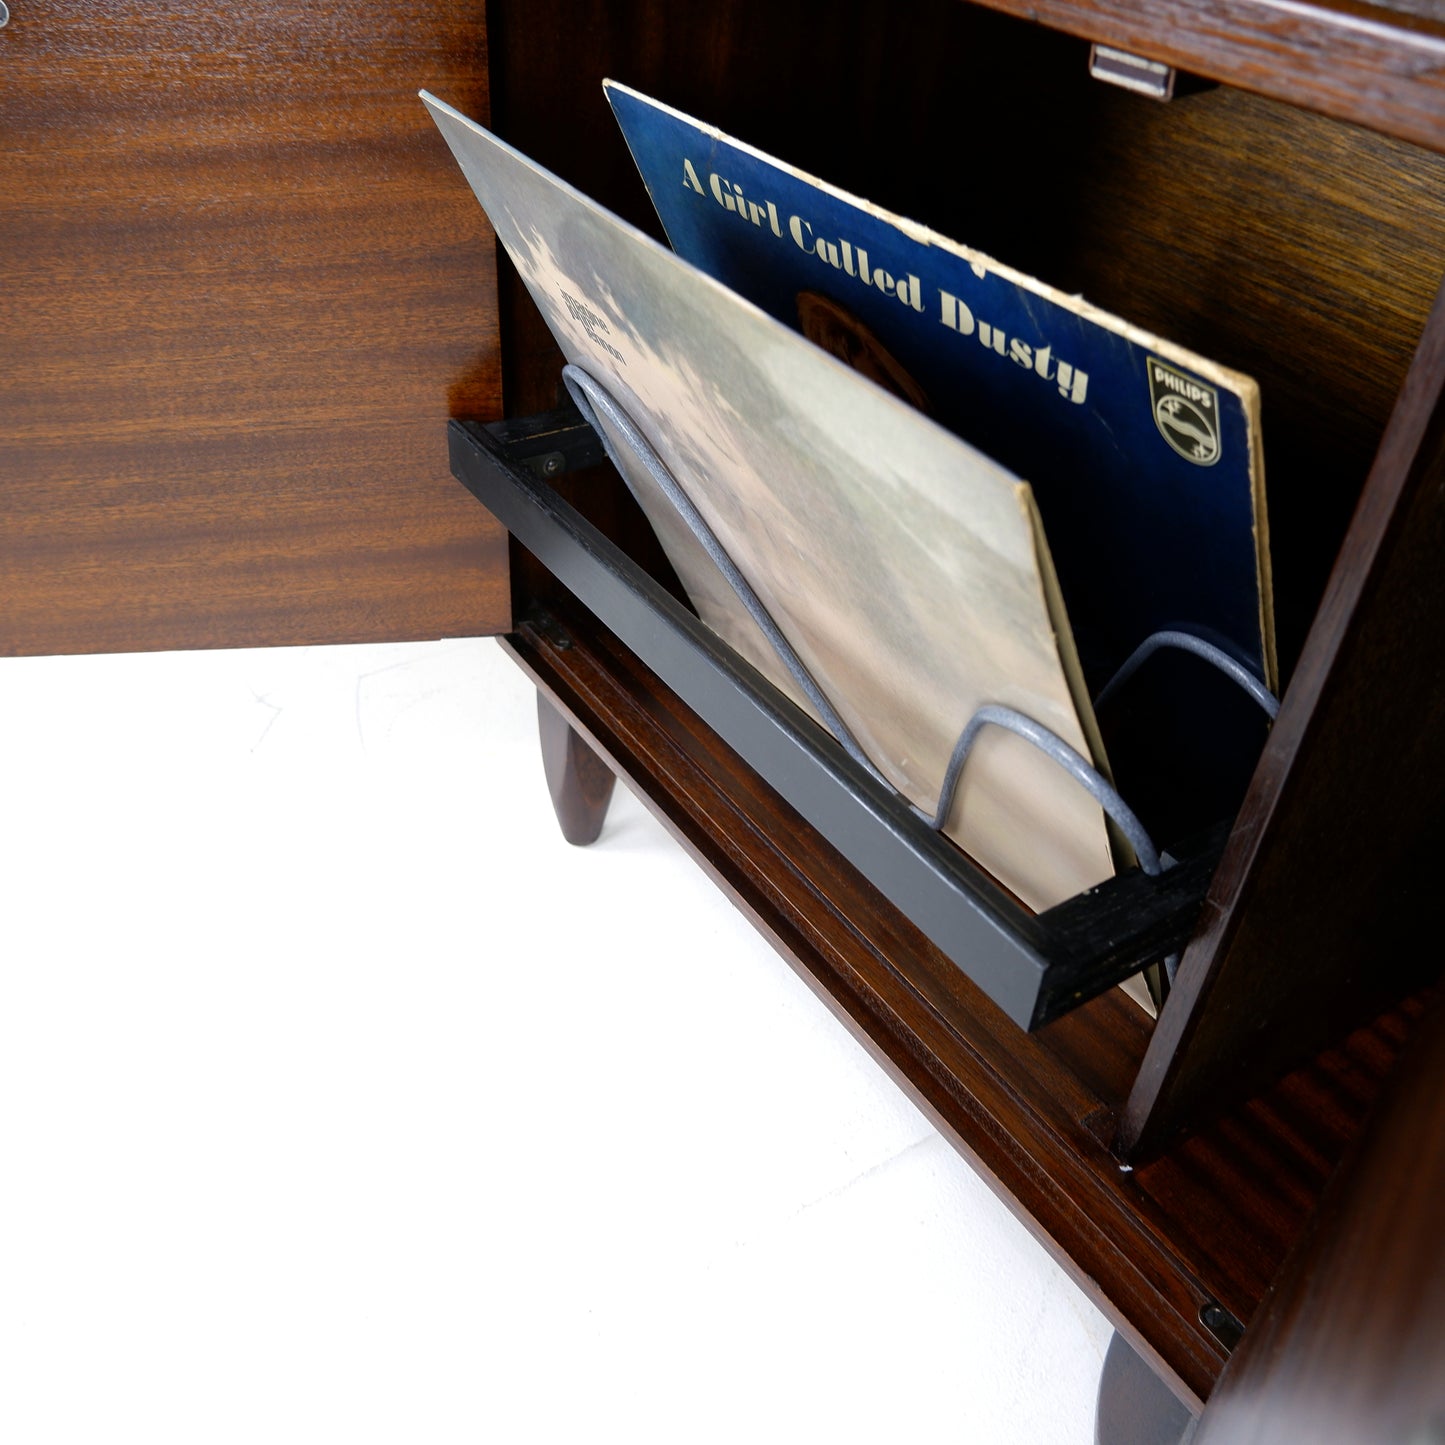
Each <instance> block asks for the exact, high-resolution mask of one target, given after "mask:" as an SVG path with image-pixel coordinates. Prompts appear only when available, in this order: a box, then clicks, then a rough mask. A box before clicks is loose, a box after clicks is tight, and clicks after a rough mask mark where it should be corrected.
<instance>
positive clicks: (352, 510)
mask: <svg viewBox="0 0 1445 1445" xmlns="http://www.w3.org/2000/svg"><path fill="white" fill-rule="evenodd" d="M483 16H484V7H482V6H481V5H475V4H461V3H445V0H416V3H411V4H406V5H399V6H390V7H387V6H358V5H354V4H343V3H340V0H306V3H302V0H258V3H254V4H250V5H235V6H232V5H221V6H218V5H211V4H198V3H186V0H170V3H165V0H148V3H145V4H141V3H138V0H137V3H126V0H123V3H115V4H108V5H103V6H102V5H95V4H93V3H87V0H14V3H13V4H12V5H11V6H10V20H9V23H8V24H7V25H6V26H5V27H4V28H0V652H5V653H10V654H15V653H57V652H92V651H117V650H145V649H154V648H178V647H207V646H241V645H259V644H282V643H303V642H344V641H372V640H381V639H400V638H417V637H438V636H447V635H464V634H476V633H479V632H484V631H497V630H501V629H503V628H505V626H506V625H507V622H508V598H507V581H506V570H505V569H506V561H505V558H506V551H505V538H504V537H503V536H502V535H501V533H500V530H499V529H498V528H497V527H496V526H495V524H493V523H491V522H490V521H489V520H488V519H487V518H486V517H485V516H484V514H483V512H482V510H481V508H479V507H478V506H477V505H476V503H475V502H473V501H472V500H471V498H470V497H468V496H467V495H466V494H465V493H464V492H463V491H462V489H461V488H460V487H459V486H458V485H457V484H456V483H455V482H454V481H452V480H451V477H450V474H449V471H448V466H447V453H446V440H445V422H446V417H447V415H448V413H450V414H452V415H466V416H496V415H499V414H500V396H499V394H500V371H499V359H498V342H497V314H496V313H497V308H496V299H495V298H496V277H495V266H494V255H493V249H492V245H491V241H490V237H489V235H488V234H487V233H486V231H485V226H484V223H483V221H482V220H481V217H480V215H479V213H478V210H477V206H476V203H475V201H473V199H472V197H471V193H470V191H469V190H468V189H467V187H466V186H465V185H464V184H463V183H462V181H461V178H460V176H459V175H458V174H457V173H456V168H455V165H454V164H453V163H452V161H451V159H450V156H449V155H448V154H447V151H446V148H445V146H444V145H443V144H442V142H441V140H440V137H439V136H437V135H436V134H435V132H434V129H433V127H432V124H431V121H430V120H429V118H428V117H427V114H426V111H425V109H424V108H423V106H422V105H421V103H420V102H419V101H418V100H417V98H416V92H417V90H418V89H419V88H420V87H423V86H426V87H428V88H430V89H432V90H434V91H436V92H437V93H438V94H440V95H442V96H444V97H446V98H447V99H448V100H450V101H452V102H453V103H454V104H456V105H458V106H459V107H461V108H462V109H464V110H466V111H467V112H469V113H470V114H474V115H482V116H485V114H486V110H487V80H486V77H487V68H486V67H487V55H486V34H485V25H484V18H483Z"/></svg>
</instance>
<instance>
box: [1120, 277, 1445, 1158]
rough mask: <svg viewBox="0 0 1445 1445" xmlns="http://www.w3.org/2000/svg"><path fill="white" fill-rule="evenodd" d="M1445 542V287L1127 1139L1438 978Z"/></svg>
mask: <svg viewBox="0 0 1445 1445" xmlns="http://www.w3.org/2000/svg"><path fill="white" fill-rule="evenodd" d="M1442 554H1445V293H1442V295H1441V297H1440V298H1439V299H1437V301H1436V305H1435V309H1434V312H1433V313H1432V315H1431V318H1430V321H1429V324H1428V325H1427V327H1426V332H1425V338H1424V340H1423V341H1422V343H1421V346H1420V350H1419V352H1418V354H1417V355H1416V358H1415V361H1414V364H1413V365H1412V367H1411V370H1410V374H1409V376H1408V377H1407V379H1406V382H1405V387H1404V390H1403V392H1402V393H1401V397H1400V401H1399V404H1398V406H1397V407H1396V410H1395V414H1394V417H1393V418H1392V420H1391V423H1390V426H1389V428H1388V430H1387V432H1386V435H1385V440H1384V443H1383V444H1382V446H1381V450H1380V455H1379V457H1378V458H1377V460H1376V463H1375V466H1374V469H1373V471H1372V473H1371V476H1370V480H1369V482H1368V484H1367V486H1366V489H1365V494H1364V497H1363V498H1362V500H1361V503H1360V507H1359V510H1358V512H1357V513H1356V515H1355V518H1354V521H1353V523H1352V525H1351V528H1350V532H1349V535H1348V537H1347V539H1346V542H1345V547H1344V550H1343V551H1342V553H1341V555H1340V559H1339V562H1338V564H1337V566H1336V568H1335V573H1334V576H1333V577H1332V579H1331V582H1330V587H1329V590H1328V592H1327V594H1326V597H1325V601H1324V604H1323V605H1322V607H1321V609H1320V613H1319V617H1318V619H1317V621H1316V624H1315V627H1314V629H1313V630H1312V632H1311V633H1310V637H1309V639H1308V642H1307V644H1306V647H1305V653H1304V656H1303V657H1302V659H1301V662H1300V667H1299V670H1298V672H1297V673H1296V676H1295V678H1294V681H1293V682H1292V684H1291V686H1290V689H1289V691H1288V692H1287V694H1286V695H1285V698H1284V705H1283V708H1282V710H1281V712H1280V717H1279V721H1278V722H1277V724H1276V725H1275V730H1274V733H1273V735H1272V736H1271V738H1270V740H1269V743H1268V744H1267V746H1266V748H1265V753H1264V756H1263V758H1262V759H1261V762H1260V765H1259V768H1258V770H1257V771H1256V773H1255V777H1254V780H1253V782H1252V783H1251V786H1250V792H1249V796H1248V797H1247V798H1246V800H1245V804H1244V807H1243V809H1242V811H1241V813H1240V816H1239V819H1238V821H1237V823H1236V826H1235V829H1234V832H1233V835H1232V836H1231V839H1230V843H1229V846H1228V848H1227V849H1226V852H1225V855H1224V858H1223V859H1222V861H1221V863H1220V866H1219V870H1218V872H1217V873H1216V875H1215V881H1214V885H1213V888H1212V890H1211V894H1210V897H1209V899H1208V900H1207V902H1206V905H1205V914H1204V918H1205V924H1204V927H1203V928H1202V930H1201V932H1200V935H1199V936H1198V937H1197V938H1196V940H1195V942H1194V944H1193V945H1191V948H1190V950H1189V951H1188V952H1187V953H1186V955H1185V957H1184V960H1183V963H1182V966H1181V969H1180V975H1179V987H1178V989H1177V991H1176V994H1175V996H1174V997H1173V998H1172V999H1171V1000H1170V1002H1169V1004H1168V1006H1167V1007H1166V1009H1165V1010H1164V1013H1163V1015H1162V1017H1161V1019H1160V1022H1159V1026H1158V1028H1157V1029H1156V1031H1155V1035H1154V1038H1153V1040H1152V1041H1151V1043H1150V1047H1149V1051H1148V1053H1147V1054H1146V1055H1145V1060H1144V1064H1143V1066H1142V1068H1141V1070H1140V1075H1139V1081H1138V1084H1137V1085H1136V1087H1135V1090H1134V1093H1133V1095H1132V1097H1131V1099H1130V1101H1129V1104H1128V1106H1127V1109H1126V1111H1125V1117H1124V1123H1123V1128H1122V1132H1121V1136H1120V1145H1121V1148H1122V1149H1123V1151H1124V1152H1126V1153H1136V1154H1147V1153H1149V1152H1152V1151H1153V1150H1155V1149H1157V1148H1158V1147H1160V1146H1161V1145H1162V1144H1163V1143H1165V1142H1167V1140H1168V1139H1169V1138H1170V1137H1172V1136H1173V1135H1174V1134H1176V1133H1178V1132H1179V1131H1180V1130H1181V1129H1184V1128H1187V1127H1189V1126H1191V1125H1192V1124H1194V1123H1196V1122H1198V1121H1199V1120H1200V1119H1201V1117H1203V1116H1205V1115H1207V1114H1208V1113H1211V1112H1213V1111H1215V1110H1216V1109H1218V1108H1219V1107H1220V1106H1221V1105H1223V1104H1224V1103H1226V1102H1228V1101H1230V1100H1231V1099H1235V1098H1239V1097H1241V1096H1242V1095H1243V1094H1244V1093H1246V1092H1247V1091H1249V1090H1250V1089H1251V1088H1254V1087H1257V1086H1258V1085H1259V1084H1260V1083H1261V1082H1262V1081H1264V1080H1267V1079H1268V1078H1269V1077H1272V1076H1276V1075H1278V1074H1279V1073H1281V1072H1282V1071H1283V1070H1285V1069H1287V1068H1289V1067H1291V1066H1292V1065H1294V1064H1296V1063H1298V1062H1300V1061H1301V1060H1302V1059H1303V1058H1305V1057H1307V1056H1308V1055H1310V1054H1312V1053H1313V1052H1314V1051H1315V1050H1317V1049H1319V1048H1321V1047H1322V1046H1324V1045H1325V1044H1327V1043H1329V1042H1331V1041H1332V1040H1333V1039H1334V1038H1336V1037H1338V1036H1339V1035H1341V1034H1343V1033H1344V1032H1345V1031H1346V1030H1347V1029H1348V1028H1349V1027H1350V1026H1351V1025H1353V1024H1355V1023H1358V1022H1361V1021H1362V1020H1363V1019H1365V1018H1368V1017H1370V1016H1371V1014H1372V1013H1373V1012H1378V1011H1379V1010H1380V1009H1382V1008H1384V1007H1386V1006H1388V1005H1389V1004H1391V1003H1393V1002H1394V1001H1396V1000H1398V999H1399V998H1400V997H1401V996H1403V995H1404V994H1405V993H1407V992H1409V991H1411V990H1412V989H1414V988H1418V987H1420V986H1423V985H1424V984H1426V983H1428V982H1430V981H1432V979H1433V978H1434V977H1435V976H1437V975H1438V973H1439V967H1440V964H1439V956H1438V949H1436V948H1433V947H1431V946H1430V944H1429V939H1430V938H1431V936H1432V924H1433V912H1432V905H1433V903H1434V902H1435V900H1436V899H1437V898H1438V895H1439V886H1440V884H1439V879H1440V868H1441V846H1440V819H1441V817H1442V816H1445V759H1442V756H1441V752H1440V739H1441V737H1442V736H1445V670H1442V668H1441V666H1440V658H1439V655H1438V638H1439V625H1440V618H1441V617H1442V616H1445V569H1442V568H1441V566H1440V558H1441V556H1442ZM1422 944H1423V946H1422Z"/></svg>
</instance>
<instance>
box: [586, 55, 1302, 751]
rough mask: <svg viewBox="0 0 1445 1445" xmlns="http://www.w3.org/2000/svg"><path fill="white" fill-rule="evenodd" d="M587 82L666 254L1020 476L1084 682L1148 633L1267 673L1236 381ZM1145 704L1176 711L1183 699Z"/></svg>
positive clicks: (658, 108) (1260, 491)
mask: <svg viewBox="0 0 1445 1445" xmlns="http://www.w3.org/2000/svg"><path fill="white" fill-rule="evenodd" d="M606 91H607V96H608V99H609V100H610V102H611V104H612V108H613V111H614V113H615V114H616V116H617V119H618V121H619V123H620V124H621V127H622V130H623V133H624V135H625V137H626V140H627V144H628V145H629V147H630V148H631V150H632V154H633V157H634V159H635V160H636V162H637V165H638V168H639V170H640V172H641V174H642V178H643V181H644V182H645V184H646V186H647V189H648V191H649V193H650V195H651V197H652V200H653V203H654V204H655V206H656V208H657V212H658V215H659V217H660V219H661V221H662V224H663V227H664V229H665V230H666V233H667V236H668V239H669V241H670V243H671V244H672V246H673V248H674V250H675V251H676V252H677V253H678V254H679V255H680V256H682V257H683V258H684V259H686V260H688V261H691V262H692V263H693V264H694V265H697V266H699V267H701V268H702V269H703V270H705V271H707V272H709V273H710V274H711V275H713V276H715V277H717V279H718V280H720V281H722V282H723V283H724V284H725V285H727V286H729V287H731V288H732V289H733V290H735V291H737V292H739V293H740V294H741V295H743V296H746V297H747V298H748V299H750V300H751V301H753V302H754V303H756V304H757V305H759V306H761V307H762V308H763V310H765V311H767V312H769V313H771V314H772V315H773V316H775V317H776V318H778V319H779V320H781V321H784V322H786V323H787V324H789V325H791V326H793V327H795V328H797V329H799V330H800V331H802V332H803V333H804V334H805V335H806V336H808V337H810V338H811V339H812V340H813V341H815V342H816V343H817V344H818V345H820V346H822V347H824V348H826V349H827V350H829V351H831V352H833V353H834V354H835V355H837V356H839V357H841V358H842V359H844V360H846V361H848V362H849V363H851V364H852V365H853V366H854V367H855V368H856V369H858V370H859V371H861V372H863V373H864V374H865V375H867V376H869V377H871V378H872V379H873V380H874V381H875V382H877V383H878V384H879V385H881V386H883V387H885V388H887V389H889V390H891V391H893V392H894V393H895V394H897V395H898V396H901V397H903V398H905V399H906V400H907V401H909V402H910V403H911V404H912V405H913V406H915V407H916V408H918V410H920V411H922V412H924V413H925V414H927V415H928V416H930V417H932V418H933V419H934V420H936V421H938V422H939V423H941V424H942V425H943V426H945V427H947V428H948V429H949V430H950V431H953V432H954V433H956V434H957V435H959V436H961V437H963V438H965V439H966V440H967V441H969V442H970V443H972V444H973V445H974V446H977V447H979V448H980V449H981V450H982V451H984V452H987V453H988V454H989V455H991V456H993V457H994V458H995V459H996V460H998V461H999V462H1000V463H1002V464H1003V465H1004V466H1006V467H1007V468H1009V470H1010V471H1012V472H1014V473H1015V474H1016V475H1018V476H1020V477H1023V478H1026V479H1027V480H1028V481H1029V483H1030V484H1031V485H1032V487H1033V489H1034V492H1035V494H1036V496H1037V499H1038V504H1039V509H1040V512H1041V514H1042V516H1043V521H1044V526H1045V529H1046V531H1047V534H1048V538H1049V545H1050V548H1051V550H1052V553H1053V557H1054V561H1055V565H1056V567H1057V569H1058V574H1059V580H1060V584H1061V587H1062V590H1063V595H1064V600H1065V603H1066V605H1067V607H1068V611H1069V618H1070V622H1071V623H1072V626H1073V630H1074V634H1075V637H1076V640H1077V643H1078V647H1079V653H1080V658H1081V661H1082V663H1083V668H1084V675H1085V678H1086V681H1087V683H1088V685H1089V687H1090V690H1091V692H1093V693H1095V694H1096V695H1097V693H1098V691H1099V690H1100V689H1101V688H1102V687H1103V686H1104V684H1105V683H1106V682H1107V681H1108V680H1109V679H1110V678H1111V677H1112V676H1113V674H1114V672H1115V671H1116V670H1117V669H1118V668H1119V666H1120V665H1121V664H1122V663H1123V662H1124V661H1125V660H1126V659H1127V658H1128V657H1129V655H1130V654H1131V653H1132V652H1133V651H1134V649H1135V648H1136V647H1137V646H1138V645H1139V644H1140V643H1141V642H1142V641H1143V640H1144V639H1145V638H1147V637H1148V636H1149V635H1150V634H1152V633H1155V632H1158V631H1161V630H1165V629H1179V630H1184V631H1188V632H1192V633H1194V634H1195V635H1197V636H1200V637H1203V638H1204V639H1206V640H1207V641H1210V642H1213V643H1215V644H1216V645H1218V646H1220V647H1222V648H1223V649H1224V650H1225V651H1226V652H1228V653H1230V654H1231V655H1232V656H1234V657H1235V658H1236V659H1237V660H1238V661H1239V662H1241V663H1243V664H1244V665H1245V666H1246V667H1248V668H1249V669H1250V671H1252V672H1253V673H1254V674H1255V675H1256V676H1257V677H1258V678H1260V679H1261V680H1262V681H1263V682H1264V683H1265V684H1266V686H1268V687H1270V688H1271V689H1274V688H1275V687H1276V686H1277V680H1276V675H1275V659H1274V643H1273V625H1272V604H1271V598H1270V588H1269V556H1268V542H1267V530H1266V522H1265V511H1264V480H1263V461H1262V453H1261V446H1260V435H1259V394H1258V388H1257V386H1256V385H1255V383H1254V382H1253V381H1252V380H1251V379H1250V378H1248V377H1246V376H1243V375H1240V374H1239V373H1237V372H1233V371H1230V370H1228V369H1226V368H1224V367H1221V366H1218V365H1216V364H1214V363H1212V362H1210V361H1208V360H1206V359H1204V358H1202V357H1199V356H1196V355H1194V354H1192V353H1190V352H1188V351H1187V350H1185V349H1184V348H1182V347H1179V346H1177V345H1174V344H1173V343H1170V342H1168V341H1166V340H1164V339H1162V338H1159V337H1156V336H1152V335H1150V334H1149V333H1147V332H1145V331H1143V330H1141V329H1139V328H1137V327H1134V326H1132V325H1130V324H1129V323H1127V322H1125V321H1122V320H1120V319H1119V318H1117V317H1114V316H1111V315H1109V314H1107V313H1105V312H1103V311H1102V310H1100V309H1099V308H1097V307H1095V306H1092V305H1091V304H1089V303H1088V302H1086V301H1084V300H1083V299H1081V298H1079V297H1073V296H1067V295H1064V294H1062V293H1060V292H1058V291H1057V290H1055V289H1053V288H1052V287H1049V286H1047V285H1046V284H1044V283H1042V282H1040V281H1037V280H1035V279H1033V278H1031V277H1028V276H1025V275H1023V274H1022V273H1019V272H1016V271H1013V270H1011V269H1010V268H1009V267H1007V266H1006V265H1003V264H1001V263H999V262H997V261H995V260H993V259H992V258H990V257H988V256H985V255H983V254H982V253H980V252H977V251H974V250H971V249H970V248H968V247H966V246H963V245H960V244H958V243H956V242H953V241H950V240H948V239H946V238H945V237H942V236H939V235H937V234H934V233H932V232H930V231H928V230H926V229H925V228H923V227H921V226H918V225H916V224H914V223H912V222H910V221H907V220H904V219H902V218H900V217H897V216H894V215H891V214H889V213H887V212H885V211H883V210H882V209H880V208H879V207H876V206H874V205H872V204H870V203H869V202H867V201H863V200H859V199H857V198H855V197H853V196H850V195H848V194H846V193H845V192H843V191H841V190H838V189H837V188H835V187H832V186H830V185H827V184H826V183H824V182H822V181H820V180H817V179H814V178H813V177H811V176H807V175H804V174H801V173H800V172H798V171H797V170H795V169H794V168H792V167H790V166H788V165H786V164H785V163H784V162H782V161H778V160H774V159H772V158H770V157H769V156H767V155H765V154H763V153H762V152H760V151H758V150H756V149H754V148H752V147H750V146H748V145H745V144H743V143H741V142H739V141H736V140H732V139H730V138H729V137H727V136H725V135H723V134H722V133H721V132H719V131H718V130H716V129H715V128H713V127H710V126H706V125H703V124H701V123H700V122H698V121H695V120H692V119H690V118H689V117H687V116H685V115H682V114H680V113H679V112H677V111H675V110H672V109H671V108H669V107H667V106H664V105H662V104H660V103H658V102H657V101H654V100H651V99H649V98H648V97H646V96H643V95H640V94H638V93H637V92H635V91H632V90H629V89H628V88H627V87H625V86H622V85H619V84H617V83H615V82H611V81H609V82H607V83H606ZM1146 672H1157V673H1159V675H1160V677H1161V678H1164V679H1168V678H1169V677H1170V676H1172V675H1175V674H1179V673H1180V668H1179V666H1178V665H1177V664H1159V665H1155V664H1150V667H1149V668H1148V669H1141V673H1140V676H1139V681H1138V682H1137V683H1134V684H1131V687H1133V688H1137V689H1138V692H1139V696H1140V697H1147V696H1148V694H1149V693H1150V692H1151V690H1152V691H1154V692H1156V693H1157V692H1158V690H1159V686H1161V685H1163V684H1156V682H1155V680H1154V679H1152V678H1151V677H1148V676H1146ZM1183 675H1184V676H1185V677H1186V679H1187V681H1186V684H1185V685H1186V686H1187V687H1190V688H1192V686H1193V681H1192V677H1193V675H1192V674H1190V673H1189V671H1188V668H1187V667H1186V668H1184V670H1183ZM1213 681H1215V682H1217V681H1218V680H1217V679H1215V680H1213ZM1173 685H1174V684H1169V686H1173ZM1216 691H1217V689H1216ZM1209 693H1210V685H1209V680H1206V685H1205V686H1204V687H1203V690H1202V692H1201V694H1200V695H1201V696H1207V695H1209ZM1159 706H1160V707H1162V708H1163V709H1164V711H1165V712H1167V713H1169V714H1172V715H1173V716H1174V717H1175V719H1176V721H1177V719H1178V717H1179V716H1181V715H1186V714H1189V713H1191V712H1192V711H1194V708H1193V705H1192V703H1191V702H1190V701H1188V700H1185V701H1183V702H1179V701H1177V700H1176V701H1175V702H1173V703H1169V702H1167V701H1165V702H1160V703H1159ZM1161 726H1165V725H1164V724H1161ZM1170 726H1172V725H1170ZM1191 726H1192V724H1191ZM1165 730H1166V731H1168V730H1169V727H1168V726H1165Z"/></svg>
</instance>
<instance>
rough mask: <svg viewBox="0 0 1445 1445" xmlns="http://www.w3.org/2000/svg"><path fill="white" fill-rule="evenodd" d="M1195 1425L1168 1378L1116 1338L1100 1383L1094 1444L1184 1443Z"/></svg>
mask: <svg viewBox="0 0 1445 1445" xmlns="http://www.w3.org/2000/svg"><path fill="white" fill-rule="evenodd" d="M1193 1424H1194V1417H1193V1416H1192V1415H1191V1414H1190V1413H1189V1411H1188V1410H1186V1409H1185V1408H1184V1406H1183V1405H1182V1404H1180V1402H1179V1401H1178V1400H1177V1399H1175V1397H1174V1394H1173V1392H1172V1391H1171V1390H1170V1389H1169V1387H1168V1386H1167V1385H1166V1384H1165V1383H1164V1382H1163V1380H1161V1379H1160V1378H1159V1376H1158V1375H1156V1374H1155V1373H1154V1371H1153V1370H1151V1369H1150V1368H1149V1366H1148V1365H1146V1364H1145V1363H1144V1361H1143V1360H1141V1359H1140V1358H1139V1356H1138V1355H1137V1354H1136V1353H1135V1351H1134V1348H1133V1346H1131V1345H1130V1344H1129V1342H1128V1341H1127V1340H1126V1339H1125V1338H1124V1337H1123V1335H1115V1336H1114V1338H1113V1340H1111V1341H1110V1343H1109V1352H1108V1354H1107V1355H1105V1357H1104V1373H1103V1377H1102V1378H1101V1379H1100V1381H1099V1403H1098V1413H1097V1414H1096V1415H1095V1417H1094V1445H1182V1442H1183V1441H1184V1440H1185V1439H1186V1438H1187V1437H1188V1435H1189V1433H1190V1430H1191V1428H1192V1426H1193Z"/></svg>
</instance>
